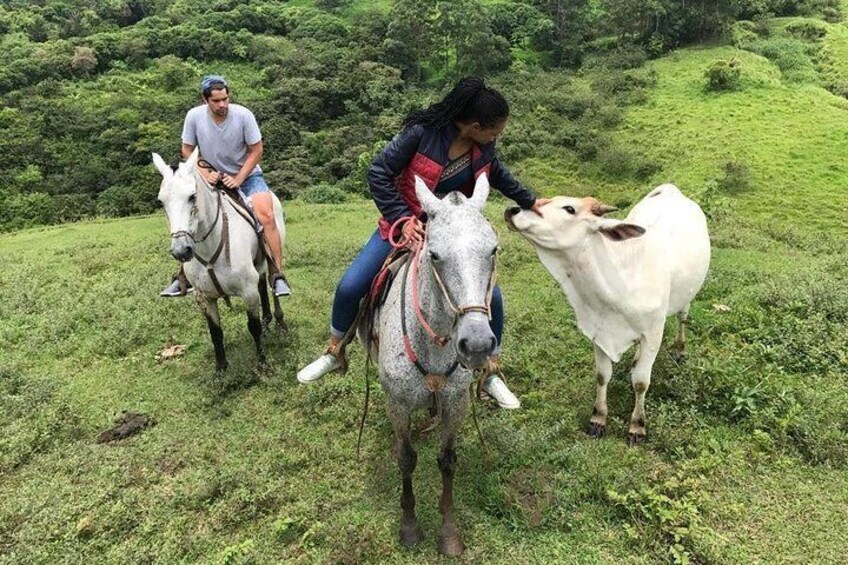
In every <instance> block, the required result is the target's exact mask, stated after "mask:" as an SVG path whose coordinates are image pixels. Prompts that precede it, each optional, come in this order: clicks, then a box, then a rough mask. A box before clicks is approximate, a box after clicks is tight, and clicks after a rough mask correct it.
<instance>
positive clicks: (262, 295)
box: [257, 276, 272, 331]
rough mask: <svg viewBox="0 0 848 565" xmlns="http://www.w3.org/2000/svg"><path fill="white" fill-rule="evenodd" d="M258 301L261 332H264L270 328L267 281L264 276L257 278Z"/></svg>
mask: <svg viewBox="0 0 848 565" xmlns="http://www.w3.org/2000/svg"><path fill="white" fill-rule="evenodd" d="M257 286H258V290H259V300H260V302H261V304H262V330H263V331H266V330H267V329H268V328H269V327H270V326H271V319H272V318H271V303H270V302H269V301H268V280H267V279H266V278H265V277H264V276H260V277H259V284H258V285H257Z"/></svg>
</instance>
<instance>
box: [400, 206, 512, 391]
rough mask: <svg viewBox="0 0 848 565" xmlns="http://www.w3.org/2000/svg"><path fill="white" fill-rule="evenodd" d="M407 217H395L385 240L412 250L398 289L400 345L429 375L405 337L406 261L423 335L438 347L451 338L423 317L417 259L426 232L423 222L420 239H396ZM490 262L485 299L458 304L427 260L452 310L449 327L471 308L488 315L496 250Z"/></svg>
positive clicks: (413, 300)
mask: <svg viewBox="0 0 848 565" xmlns="http://www.w3.org/2000/svg"><path fill="white" fill-rule="evenodd" d="M411 219H412V216H405V217H403V218H400V219H399V220H397V221H395V222H394V224H392V226H391V229H390V230H389V243H390V244H391V246H392V247H393V248H394V249H400V248H404V247H406V248H408V249H410V250H411V252H412V258H411V259H410V260H409V261H408V262H407V264H406V266H405V267H404V275H403V290H401V326H402V330H403V342H404V349H405V350H406V354H407V357H408V358H409V360H410V361H412V362H413V363H414V364H415V366H416V367H418V370H419V371H421V373H422V374H424V375H429V374H431V372H430V371H428V370H427V369H426V368H425V367H424V366H423V365H421V363H420V360H419V358H418V355H416V354H415V352H414V351H413V349H412V343H411V341H410V339H409V332H408V331H407V324H406V314H405V313H406V290H405V289H406V283H407V278H408V277H409V270H410V263H411V264H412V302H413V309H414V310H415V316H416V317H417V318H418V322H419V323H420V324H421V327H423V328H424V331H426V332H427V335H429V336H430V338H431V339H432V341H433V343H435V344H436V345H438V346H439V347H444V346H445V345H447V344H448V342H450V339H451V338H450V336H449V335H448V336H443V335H440V334H438V333H436V331H435V330H433V328H432V327H431V326H430V324H429V323H428V322H427V319H426V318H425V317H424V313H423V311H422V310H421V301H420V299H419V292H418V265H419V263H420V260H421V254H422V252H423V250H424V249H425V248H426V246H427V240H428V234H429V232H426V226H425V235H424V239H423V240H422V241H418V242H412V241H411V240H410V238H407V237H401V238H400V239H397V240H396V239H395V238H394V234H395V232H396V230H397V228H398V227H399V226H400V225H401V224H403V223H405V222H407V221H409V220H411ZM492 262H493V265H492V274H491V275H490V276H489V282H488V286H487V287H486V303H485V304H468V305H459V306H457V305H456V302H455V301H454V300H453V299H452V298H451V295H450V292H449V291H448V289H447V286H446V285H445V283H444V280H443V279H442V276H441V274H440V273H439V268H438V267H437V266H436V264H435V262H434V261H431V262H430V267H431V268H432V271H433V278H435V279H436V283H437V286H438V287H439V291H440V292H441V294H442V297H444V299H445V302H446V303H447V305H448V307H449V308H450V310H451V311H452V312H453V314H454V319H453V323H452V327H456V324H457V323H458V322H459V319H460V318H461V317H462V316H464V315H465V314H469V313H471V312H479V313H482V314H486V317H487V318H488V319H489V320H491V319H492V309H491V303H492V293H493V292H494V288H495V281H496V280H497V252H496V254H495V255H493V256H492ZM458 365H459V359H458V358H457V360H455V361H454V363H453V365H452V366H451V367H450V369H448V370H447V371H446V372H445V373H443V374H444V376H445V377H448V376H450V375H451V374H452V373H453V372H454V371H455V370H456V368H457V366H458Z"/></svg>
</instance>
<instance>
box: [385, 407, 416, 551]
mask: <svg viewBox="0 0 848 565" xmlns="http://www.w3.org/2000/svg"><path fill="white" fill-rule="evenodd" d="M386 411H387V412H388V414H389V419H390V420H391V422H392V427H394V430H395V442H396V443H395V448H396V449H397V453H396V454H395V455H396V456H397V460H398V467H400V474H401V478H402V481H403V491H402V492H401V495H400V507H401V510H402V511H403V514H402V516H401V520H400V543H401V544H402V545H403V546H404V547H412V546H413V545H415V544H416V543H418V542H419V541H421V538H422V537H423V536H424V535H423V534H422V533H421V526H419V525H418V518H417V517H416V516H415V494H414V493H413V492H412V473H413V472H414V471H415V466H416V465H417V463H418V454H417V453H416V452H415V450H414V449H413V448H412V442H411V437H410V436H411V425H410V418H409V414H408V413H407V412H406V411H404V410H403V409H400V407H393V406H392V405H391V404H389V405H388V406H387V409H386Z"/></svg>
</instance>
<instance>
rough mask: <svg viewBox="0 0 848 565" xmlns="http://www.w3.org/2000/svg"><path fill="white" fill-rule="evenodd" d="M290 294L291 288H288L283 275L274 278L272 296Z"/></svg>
mask: <svg viewBox="0 0 848 565" xmlns="http://www.w3.org/2000/svg"><path fill="white" fill-rule="evenodd" d="M290 294H291V288H289V285H288V283H287V282H286V279H284V278H283V277H277V278H276V279H274V296H289V295H290Z"/></svg>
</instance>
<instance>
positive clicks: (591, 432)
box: [586, 422, 607, 439]
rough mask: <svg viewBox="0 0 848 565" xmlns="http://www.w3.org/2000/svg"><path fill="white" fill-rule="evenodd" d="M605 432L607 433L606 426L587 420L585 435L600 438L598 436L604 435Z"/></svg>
mask: <svg viewBox="0 0 848 565" xmlns="http://www.w3.org/2000/svg"><path fill="white" fill-rule="evenodd" d="M606 433H607V427H606V426H605V425H604V424H597V423H595V422H589V428H588V429H587V430H586V435H587V436H589V437H591V438H595V439H600V438H602V437H604V435H605V434H606Z"/></svg>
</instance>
